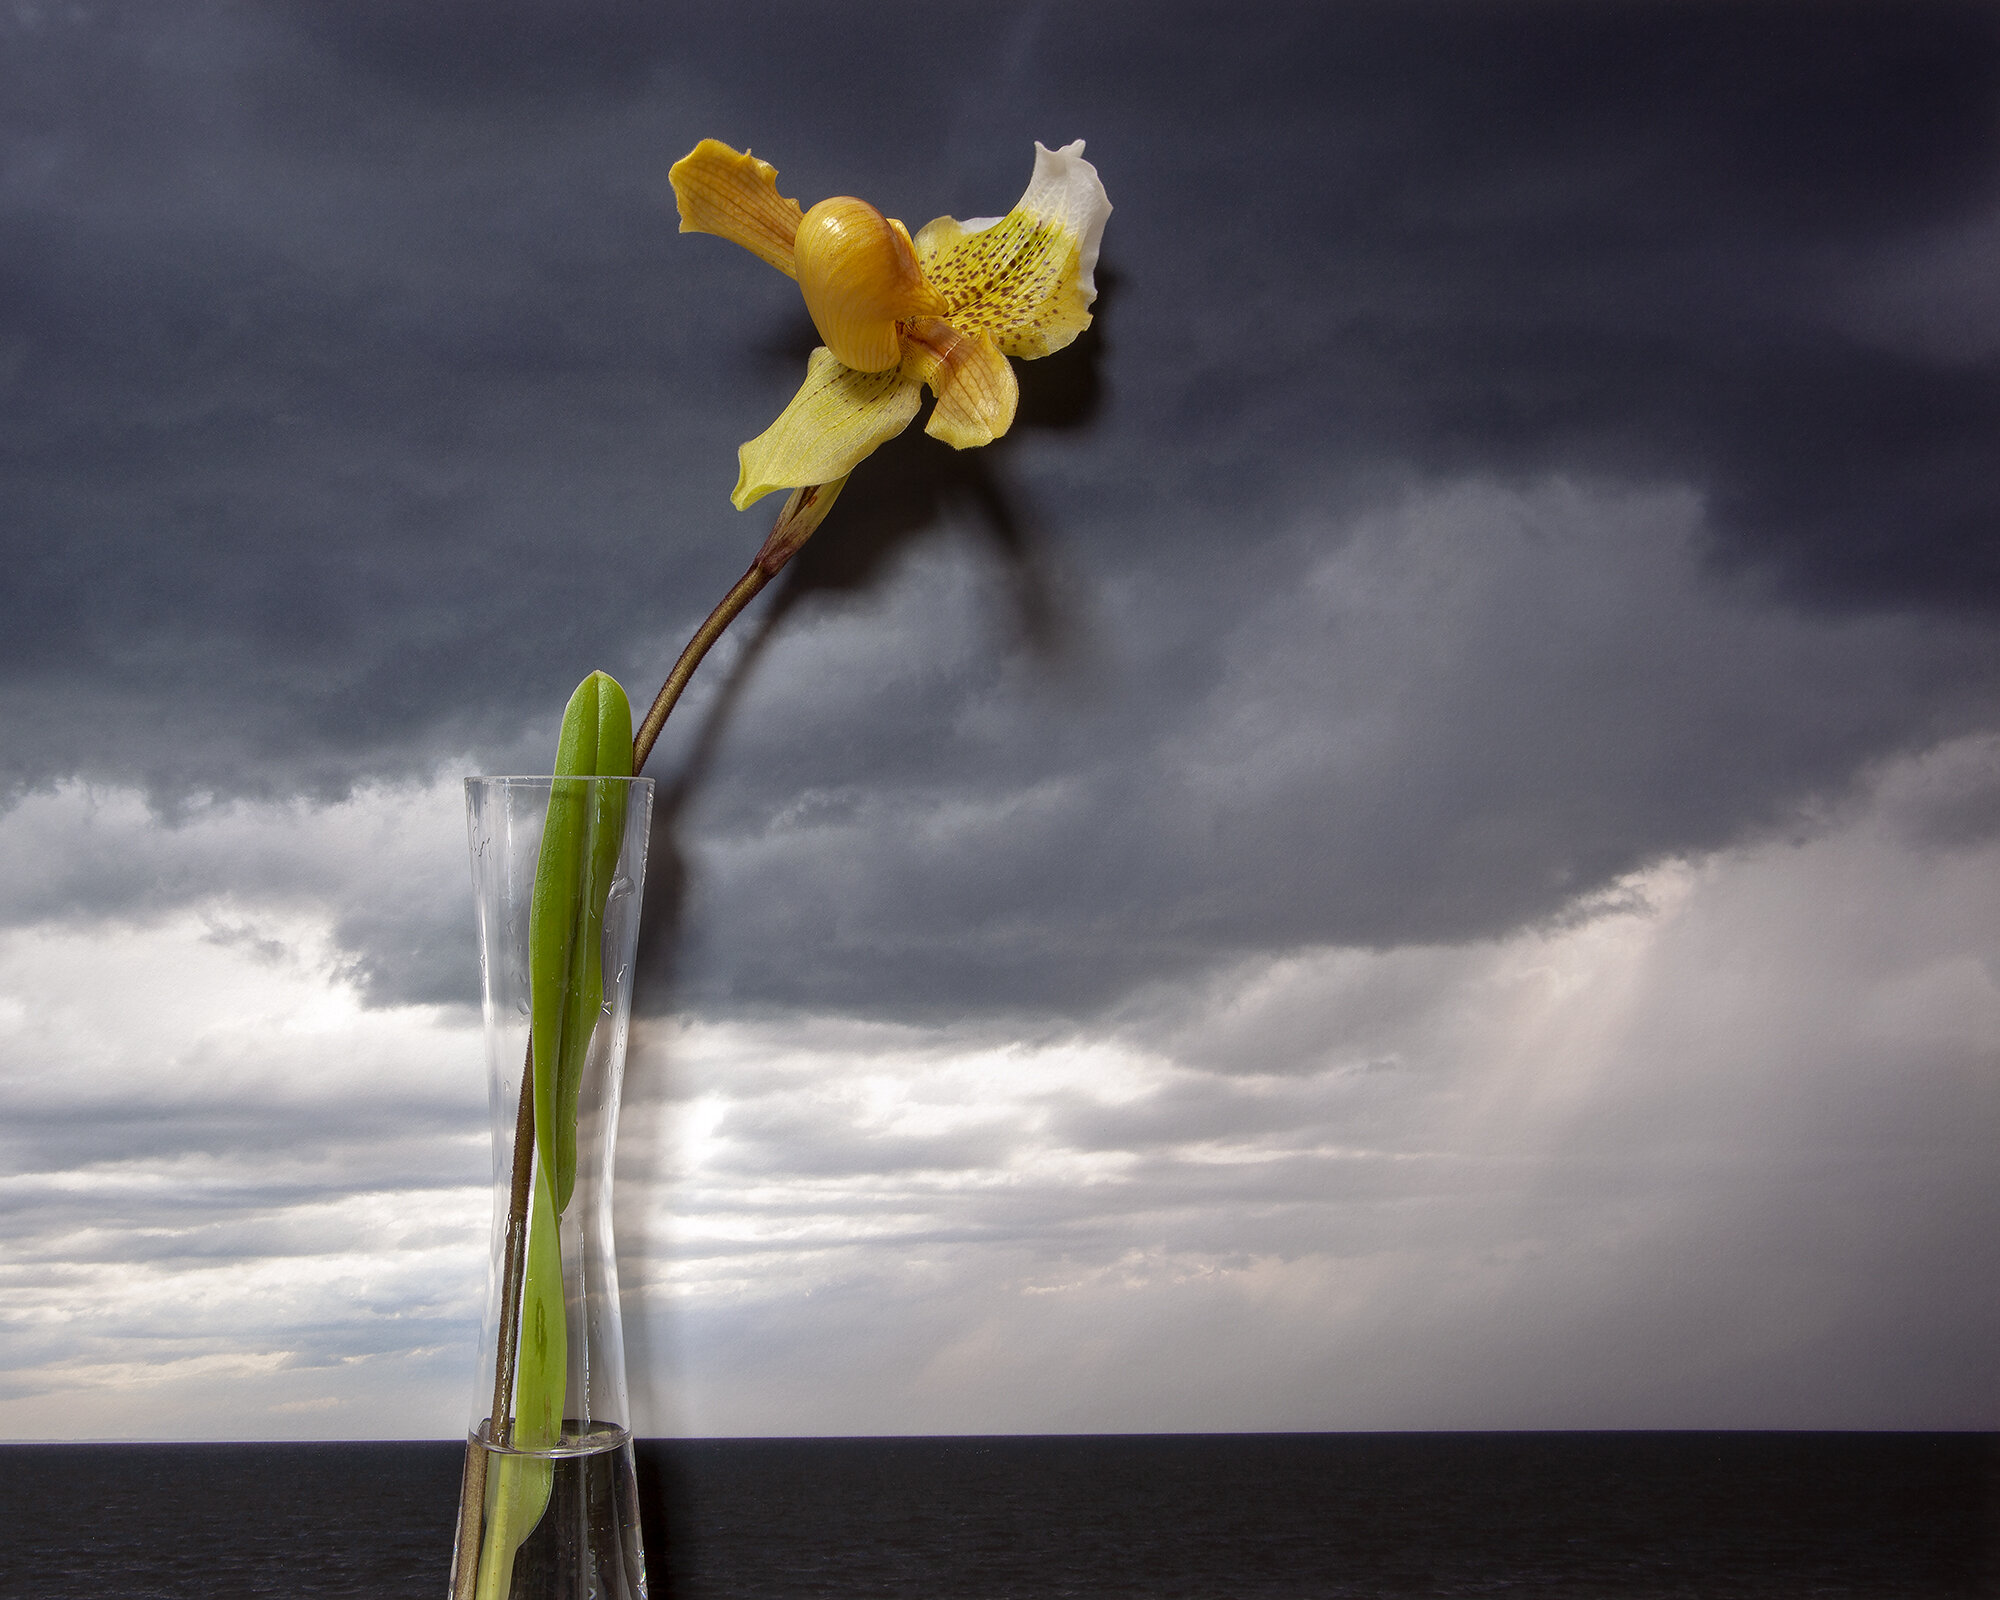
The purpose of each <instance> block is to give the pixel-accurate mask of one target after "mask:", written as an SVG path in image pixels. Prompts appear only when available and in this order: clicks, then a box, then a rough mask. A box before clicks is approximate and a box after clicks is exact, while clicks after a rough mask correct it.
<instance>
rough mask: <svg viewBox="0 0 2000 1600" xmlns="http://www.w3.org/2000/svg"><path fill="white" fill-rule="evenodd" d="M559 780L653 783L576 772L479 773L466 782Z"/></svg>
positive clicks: (642, 778)
mask: <svg viewBox="0 0 2000 1600" xmlns="http://www.w3.org/2000/svg"><path fill="white" fill-rule="evenodd" d="M559 780H560V781H561V782H564V783H633V784H638V783H645V784H650V783H651V782H652V781H653V780H652V779H651V778H650V777H645V776H641V775H639V774H637V773H635V774H633V775H632V776H631V777H629V778H613V777H605V776H598V775H586V774H581V773H575V772H571V773H563V774H558V773H554V772H512V773H479V774H476V775H474V776H472V777H468V778H467V779H466V780H465V781H466V783H467V784H468V785H470V784H475V783H555V782H557V781H559Z"/></svg>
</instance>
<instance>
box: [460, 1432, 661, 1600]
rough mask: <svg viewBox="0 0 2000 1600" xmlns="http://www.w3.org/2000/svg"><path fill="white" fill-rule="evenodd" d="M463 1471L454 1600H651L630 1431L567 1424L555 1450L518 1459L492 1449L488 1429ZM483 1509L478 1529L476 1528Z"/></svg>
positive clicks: (473, 1442)
mask: <svg viewBox="0 0 2000 1600" xmlns="http://www.w3.org/2000/svg"><path fill="white" fill-rule="evenodd" d="M465 1470H466V1479H467V1486H468V1489H469V1491H471V1492H469V1493H468V1494H467V1495H466V1496H465V1500H464V1503H463V1504H462V1506H461V1508H460V1512H459V1518H460V1524H459V1538H458V1558H457V1560H456V1561H455V1562H454V1563H453V1571H452V1587H451V1594H452V1596H453V1600H646V1554H645V1549H644V1546H643V1544H642V1542H641V1540H640V1537H639V1490H638V1482H637V1478H636V1476H635V1474H634V1472H633V1466H632V1436H631V1434H629V1433H628V1432H626V1430H625V1429H623V1428H614V1427H608V1426H605V1425H602V1424H598V1425H595V1426H589V1425H585V1426H579V1425H578V1424H576V1423H574V1422H568V1421H566V1422H565V1424H564V1427H563V1434H562V1438H561V1439H560V1440H559V1441H558V1442H557V1443H556V1444H554V1445H552V1446H550V1447H548V1448H547V1449H541V1450H512V1449H506V1448H502V1447H499V1446H495V1445H492V1444H489V1443H488V1442H487V1440H486V1438H485V1431H484V1429H483V1428H482V1429H481V1430H480V1431H479V1432H478V1433H475V1434H474V1435H473V1436H472V1438H471V1439H470V1440H469V1441H468V1447H467V1450H466V1460H465ZM475 1505H476V1506H478V1507H479V1508H480V1511H479V1526H478V1527H476V1528H468V1527H467V1526H466V1525H465V1524H466V1518H467V1516H468V1513H469V1510H470V1508H471V1507H472V1506H475ZM468 1562H470V1563H472V1564H473V1567H474V1570H473V1571H471V1572H469V1573H468V1572H466V1571H465V1570H464V1568H465V1566H466V1565H467V1563H468ZM503 1569H504V1570H503Z"/></svg>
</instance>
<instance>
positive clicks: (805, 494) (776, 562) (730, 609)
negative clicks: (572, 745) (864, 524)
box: [632, 478, 847, 772]
mask: <svg viewBox="0 0 2000 1600" xmlns="http://www.w3.org/2000/svg"><path fill="white" fill-rule="evenodd" d="M846 482H847V480H846V479H845V478H836V479H834V480H833V482H831V483H813V484H807V485H806V486H805V487H804V488H802V489H794V490H793V491H792V492H791V495H790V497H789V498H788V499H787V500H786V501H785V508H784V510H782V511H780V512H779V513H778V520H777V521H776V522H775V523H773V524H772V526H771V532H770V536H769V537H768V538H766V539H765V541H764V547H763V548H762V549H761V550H759V551H758V552H757V559H756V560H755V561H753V562H751V563H750V570H749V571H748V572H746V573H744V574H743V576H742V577H740V578H738V579H737V580H736V583H735V586H734V587H733V588H731V589H730V591H729V593H727V594H726V595H724V596H723V597H722V601H721V603H720V604H719V605H717V606H716V608H715V609H714V610H713V611H711V612H709V614H708V620H707V621H706V622H704V623H702V625H701V626H700V627H699V628H697V629H695V631H694V637H693V638H692V639H690V640H688V642H687V648H686V649H685V650H683V651H682V652H681V658H680V660H678V661H676V662H675V663H674V670H673V671H672V672H670V673H668V674H667V681H666V682H665V683H663V684H661V685H660V692H659V693H658V694H656V695H654V696H653V704H652V706H651V707H650V708H649V709H648V710H647V712H646V720H645V721H644V722H642V723H640V724H639V731H638V733H637V734H635V735H634V736H633V739H632V770H633V771H634V772H637V771H638V770H639V769H640V768H641V767H643V766H645V764H646V757H647V756H649V755H651V754H652V753H653V744H654V741H655V740H657V739H658V738H659V737H660V730H661V729H662V728H664V727H665V726H666V725H667V716H668V713H670V712H671V711H672V710H673V709H674V703H675V702H676V701H677V700H679V699H680V697H681V691H682V690H683V689H685V688H686V687H687V684H688V679H690V678H692V677H693V676H694V669H695V668H696V667H698V666H700V665H701V658H702V657H703V656H705V655H707V654H708V650H709V646H711V645H712V644H714V643H715V641H716V640H717V639H720V638H721V637H722V631H723V629H725V628H727V627H728V626H729V625H730V623H732V622H734V621H735V620H736V617H737V613H739V612H740V611H742V609H743V608H744V607H745V606H747V605H748V604H749V603H750V602H751V601H752V600H754V599H756V598H757V595H758V593H759V592H760V591H761V590H762V589H763V587H764V585H765V584H767V583H769V582H770V581H771V580H772V579H773V578H775V577H776V576H777V575H778V574H779V573H780V572H782V571H784V568H785V563H786V562H788V561H790V560H791V559H792V557H793V556H795V555H797V554H798V553H799V550H800V548H801V547H802V546H803V545H804V544H805V542H806V540H808V539H810V538H811V537H812V533H813V530H814V529H815V528H817V527H818V526H819V525H820V523H821V522H822V521H823V520H824V519H825V517H826V514H827V513H828V512H829V511H831V510H832V509H833V502H834V501H835V499H837V498H838V497H839V494H840V491H841V488H842V487H843V486H844V485H845V484H846Z"/></svg>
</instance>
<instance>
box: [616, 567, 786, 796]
mask: <svg viewBox="0 0 2000 1600" xmlns="http://www.w3.org/2000/svg"><path fill="white" fill-rule="evenodd" d="M770 581H771V574H770V573H768V572H766V571H765V570H764V568H763V567H762V566H761V565H760V564H758V563H757V562H754V561H753V562H752V563H751V564H750V570H749V571H748V572H746V573H744V574H743V576H742V577H740V578H738V579H737V580H736V587H735V588H733V589H731V590H730V591H729V593H727V594H726V595H724V596H723V597H722V603H721V604H720V605H719V606H717V607H716V608H715V609H714V610H713V611H711V612H709V614H708V620H707V621H706V622H704V623H703V624H702V625H701V626H700V627H699V628H697V629H696V630H695V635H694V637H693V638H692V639H690V640H688V642H687V648H686V649H685V650H683V651H682V652H681V658H680V660H678V661H676V662H675V663H674V670H673V671H672V672H670V673H668V674H667V681H666V682H665V683H663V684H661V685H660V692H659V693H658V694H656V695H654V696H653V704H652V708H651V709H650V710H648V711H647V713H646V720H645V721H644V722H642V723H640V724H639V731H638V733H636V734H635V735H633V738H632V770H633V771H634V772H637V771H638V770H639V769H640V768H641V767H643V766H645V764H646V757H648V756H649V755H651V754H652V753H653V742H654V741H655V740H656V739H658V738H659V737H660V730H661V729H662V728H664V727H665V726H666V725H667V713H668V712H670V711H672V710H673V709H674V702H675V701H676V700H678V699H680V697H681V690H683V689H685V688H686V687H687V682H688V679H690V678H692V677H693V676H694V669H695V668H696V667H698V666H700V665H701V658H702V657H703V656H705V655H707V654H708V647H709V646H710V645H712V644H714V643H715V641H716V640H717V639H720V638H721V637H722V630H723V629H724V628H726V627H728V626H729V625H730V623H732V622H734V621H735V620H736V614H737V612H739V611H741V610H742V609H743V608H744V607H745V606H747V605H748V604H749V603H750V602H751V601H752V600H754V599H756V598H757V592H758V591H759V590H760V589H762V588H763V587H764V585H765V584H767V583H769V582H770Z"/></svg>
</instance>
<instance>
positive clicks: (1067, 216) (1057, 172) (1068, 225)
mask: <svg viewBox="0 0 2000 1600" xmlns="http://www.w3.org/2000/svg"><path fill="white" fill-rule="evenodd" d="M1110 215H1111V202H1110V200H1109V199H1107V198H1106V196H1105V193H1104V185H1103V184H1102V183H1100V182H1099V181H1098V178H1097V169H1096V168H1095V167H1093V166H1092V165H1091V164H1090V163H1089V162H1088V161H1086V160H1084V159H1083V141H1082V140H1081V139H1079V140H1077V141H1076V143H1074V144H1068V145H1064V146H1063V147H1062V149H1060V150H1049V149H1047V148H1045V147H1044V146H1042V145H1040V144H1037V145H1036V146H1035V175H1034V177H1033V178H1032V179H1030V180H1029V183H1028V192H1027V193H1026V194H1024V195H1022V196H1021V202H1020V204H1019V205H1017V206H1015V207H1014V209H1013V210H1012V211H1010V212H1008V213H1007V215H1006V216H1004V217H1002V218H1000V219H999V221H997V222H992V223H962V222H955V221H953V220H952V219H951V218H950V217H939V218H938V219H937V220H936V221H935V222H933V223H931V224H929V226H927V227H926V228H925V229H924V230H923V232H921V233H919V234H918V235H917V237H916V241H915V243H916V248H917V261H918V263H919V265H921V266H922V268H923V271H924V276H925V277H926V278H927V279H929V280H930V283H931V285H932V287H933V288H935V289H936V290H937V291H938V293H939V295H940V296H941V297H942V298H943V300H944V302H945V311H944V317H945V320H947V321H948V322H950V323H951V324H952V326H953V327H955V328H960V329H964V330H966V331H968V332H970V331H973V330H978V331H981V332H985V333H988V334H991V335H992V337H993V342H994V343H995V344H996V345H998V346H999V348H1000V349H1001V350H1002V351H1004V352H1005V353H1006V354H1008V355H1010V356H1021V357H1024V358H1027V357H1033V356H1045V355H1048V354H1049V353H1050V352H1052V351H1055V350H1060V349H1062V347H1063V346H1064V345H1066V344H1068V343H1069V342H1070V341H1071V340H1072V339H1074V338H1075V337H1076V336H1077V335H1078V334H1079V333H1081V332H1083V330H1084V329H1085V328H1087V327H1089V326H1090V303H1091V302H1092V301H1093V300H1095V299H1096V298H1097V284H1096V281H1095V274H1096V270H1097V247H1098V241H1099V240H1100V239H1102V238H1103V236H1104V219H1105V218H1106V217H1108V216H1110Z"/></svg>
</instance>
